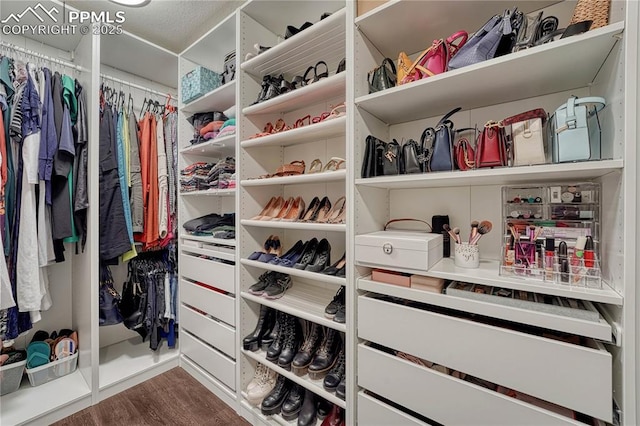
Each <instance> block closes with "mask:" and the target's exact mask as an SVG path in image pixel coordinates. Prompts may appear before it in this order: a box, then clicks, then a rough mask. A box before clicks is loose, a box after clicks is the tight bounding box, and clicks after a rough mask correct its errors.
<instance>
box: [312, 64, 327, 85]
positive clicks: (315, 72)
mask: <svg viewBox="0 0 640 426" xmlns="http://www.w3.org/2000/svg"><path fill="white" fill-rule="evenodd" d="M320 65H324V72H322V73H320V74H318V67H319V66H320ZM313 75H314V77H313V81H312V83H315V82H316V81H319V80H321V79H323V78H327V77H329V67H328V66H327V63H326V62H325V61H320V62H318V63H317V64H316V66H315V67H314V68H313Z"/></svg>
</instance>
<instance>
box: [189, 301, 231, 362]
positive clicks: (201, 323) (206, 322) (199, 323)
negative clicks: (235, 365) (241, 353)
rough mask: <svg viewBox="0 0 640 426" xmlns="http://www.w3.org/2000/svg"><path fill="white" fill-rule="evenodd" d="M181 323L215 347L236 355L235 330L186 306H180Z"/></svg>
mask: <svg viewBox="0 0 640 426" xmlns="http://www.w3.org/2000/svg"><path fill="white" fill-rule="evenodd" d="M180 325H181V326H182V328H183V329H185V330H187V331H188V332H190V333H191V334H193V335H194V336H198V338H200V339H202V340H204V341H205V342H207V343H208V344H210V345H211V346H213V347H214V348H216V349H218V350H219V351H221V352H224V353H225V354H227V355H229V356H230V357H231V358H234V359H235V357H236V344H235V343H236V342H235V339H236V338H235V334H236V333H235V330H234V329H232V328H231V327H229V326H227V325H224V324H223V323H221V322H218V321H214V320H212V319H211V318H208V317H206V316H204V315H202V314H200V313H199V312H196V311H194V310H193V309H190V308H188V307H186V306H181V307H180Z"/></svg>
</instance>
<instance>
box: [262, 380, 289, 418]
mask: <svg viewBox="0 0 640 426" xmlns="http://www.w3.org/2000/svg"><path fill="white" fill-rule="evenodd" d="M292 384H293V382H291V380H288V379H287V378H286V377H284V376H278V380H276V386H275V387H274V388H273V390H272V391H271V393H269V395H267V396H266V397H265V398H264V400H262V404H261V405H260V410H261V411H262V414H264V415H265V416H271V415H273V414H278V413H279V412H280V407H282V403H283V402H284V400H285V399H286V398H287V395H289V391H290V390H291V386H292Z"/></svg>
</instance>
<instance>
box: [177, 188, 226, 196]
mask: <svg viewBox="0 0 640 426" xmlns="http://www.w3.org/2000/svg"><path fill="white" fill-rule="evenodd" d="M180 195H181V196H183V197H186V196H190V197H191V196H197V195H211V196H233V195H236V189H235V188H228V189H206V190H202V191H191V192H181V193H180Z"/></svg>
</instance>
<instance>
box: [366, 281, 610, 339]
mask: <svg viewBox="0 0 640 426" xmlns="http://www.w3.org/2000/svg"><path fill="white" fill-rule="evenodd" d="M358 289H359V290H364V291H371V292H373V293H378V294H384V295H387V296H393V297H400V298H402V299H407V300H413V301H416V302H421V303H427V304H429V305H434V306H441V307H443V308H449V309H455V310H458V311H462V312H470V313H473V314H478V315H485V316H488V317H494V318H499V319H503V320H507V321H513V322H517V323H521V324H530V325H534V326H537V327H542V328H547V329H550V330H558V331H562V332H565V333H570V334H578V335H581V336H586V337H592V338H594V339H600V340H603V341H606V342H610V341H611V340H612V337H611V326H610V325H609V323H607V321H606V320H604V319H603V318H602V317H600V321H599V322H594V321H587V320H583V319H578V318H573V317H568V316H562V315H555V314H550V313H545V312H540V311H534V310H530V309H523V308H517V307H513V306H507V305H501V304H497V303H490V302H485V301H481V300H475V299H467V298H464V297H457V296H453V295H450V294H445V293H432V292H429V291H424V290H418V289H414V288H408V287H400V286H397V285H393V284H385V283H380V282H377V281H372V280H371V278H370V277H364V278H359V279H358ZM594 309H595V308H594Z"/></svg>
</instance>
